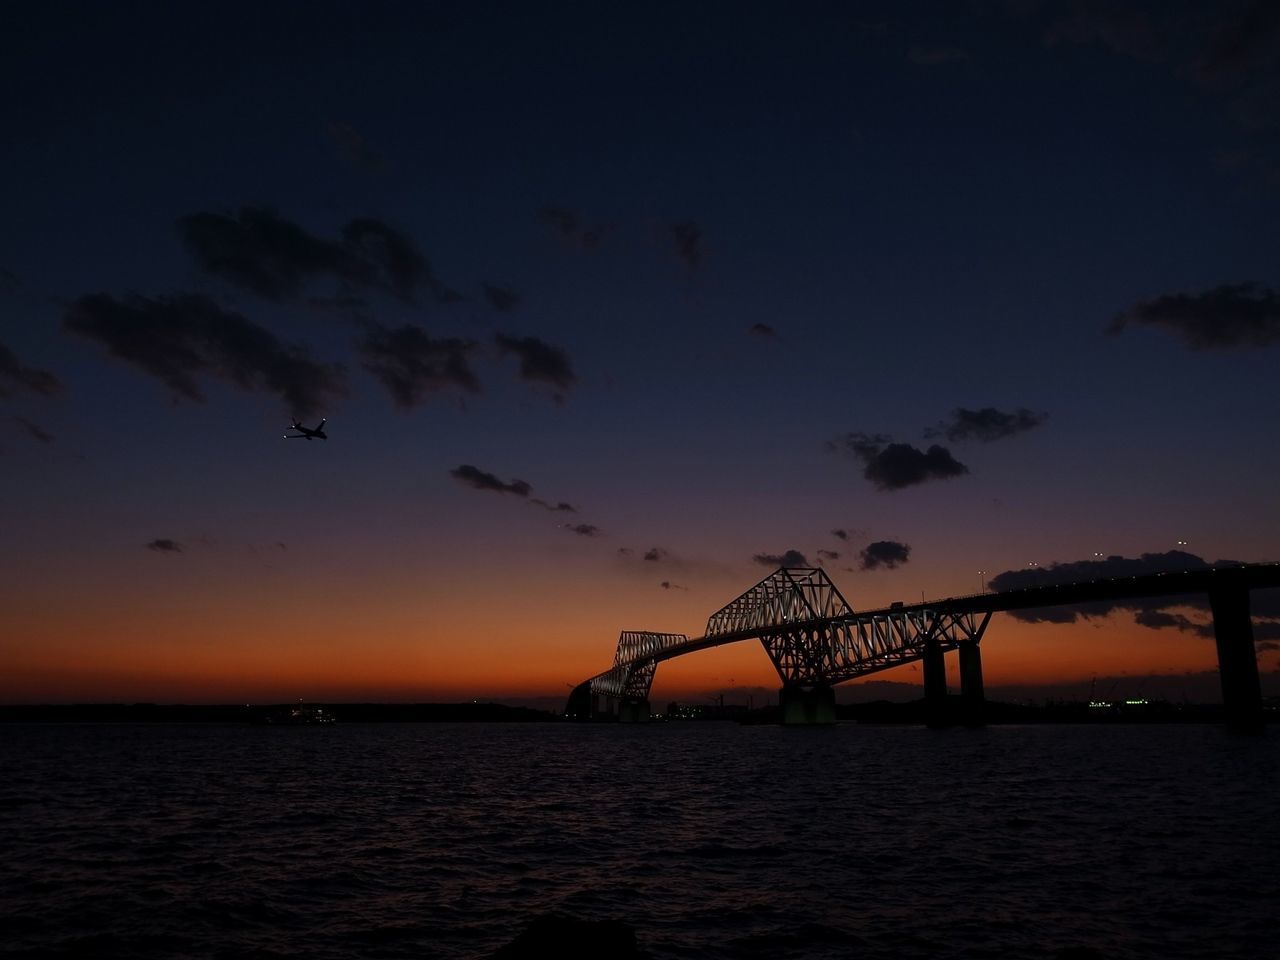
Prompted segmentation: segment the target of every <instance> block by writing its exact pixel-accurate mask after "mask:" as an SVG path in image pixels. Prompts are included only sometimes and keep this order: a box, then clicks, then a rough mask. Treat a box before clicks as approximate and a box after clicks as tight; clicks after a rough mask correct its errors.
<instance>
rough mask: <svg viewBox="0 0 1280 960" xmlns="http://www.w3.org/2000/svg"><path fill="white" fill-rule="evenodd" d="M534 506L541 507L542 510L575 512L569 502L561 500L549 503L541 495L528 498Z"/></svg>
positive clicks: (575, 509)
mask: <svg viewBox="0 0 1280 960" xmlns="http://www.w3.org/2000/svg"><path fill="white" fill-rule="evenodd" d="M529 502H530V503H531V504H533V505H534V506H535V507H541V508H542V509H543V510H550V511H551V512H552V513H577V512H578V511H577V508H575V507H574V506H573V504H571V503H565V502H564V501H563V500H561V501H560V502H559V503H549V502H547V501H546V500H543V499H542V498H541V497H533V498H531V499H530V500H529Z"/></svg>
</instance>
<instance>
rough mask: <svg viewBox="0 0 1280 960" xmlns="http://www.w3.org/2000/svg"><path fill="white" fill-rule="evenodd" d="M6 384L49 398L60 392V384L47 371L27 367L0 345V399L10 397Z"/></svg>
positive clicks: (15, 355) (11, 352) (10, 351)
mask: <svg viewBox="0 0 1280 960" xmlns="http://www.w3.org/2000/svg"><path fill="white" fill-rule="evenodd" d="M6 384H9V385H12V386H16V387H19V388H21V389H23V390H29V391H31V392H32V393H39V394H41V395H43V396H46V397H51V396H53V395H54V394H56V393H58V392H59V391H61V390H62V383H61V382H60V381H59V380H58V378H57V377H55V376H54V375H53V374H52V373H50V372H49V371H48V370H41V369H40V368H38V367H28V366H26V365H25V364H24V363H22V361H21V360H19V359H18V357H17V354H15V353H14V352H13V351H12V350H10V349H9V348H8V347H6V346H5V345H4V344H3V343H0V397H8V396H10V395H11V394H10V392H9V390H8V389H7V388H6Z"/></svg>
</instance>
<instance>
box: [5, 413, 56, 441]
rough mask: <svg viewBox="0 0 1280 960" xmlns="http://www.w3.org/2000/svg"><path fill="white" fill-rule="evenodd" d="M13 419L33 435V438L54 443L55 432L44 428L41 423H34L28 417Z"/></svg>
mask: <svg viewBox="0 0 1280 960" xmlns="http://www.w3.org/2000/svg"><path fill="white" fill-rule="evenodd" d="M13 419H14V421H15V422H16V423H18V424H20V425H21V426H22V427H23V429H25V430H26V431H27V433H28V434H30V435H31V438H32V439H33V440H39V441H40V442H41V443H53V434H51V433H50V432H49V431H47V430H45V429H44V428H42V427H41V426H40V425H39V424H36V423H32V422H31V421H30V420H28V419H27V418H26V417H14V418H13Z"/></svg>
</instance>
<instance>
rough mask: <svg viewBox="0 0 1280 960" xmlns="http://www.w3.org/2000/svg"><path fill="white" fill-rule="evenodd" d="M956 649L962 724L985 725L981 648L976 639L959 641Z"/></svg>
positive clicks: (985, 709)
mask: <svg viewBox="0 0 1280 960" xmlns="http://www.w3.org/2000/svg"><path fill="white" fill-rule="evenodd" d="M957 649H958V650H959V651H960V699H961V701H962V703H963V704H964V710H963V712H964V725H965V726H966V727H981V726H985V725H986V722H987V718H986V712H987V699H986V695H985V694H984V693H983V690H982V652H981V649H980V648H979V646H978V644H977V642H976V641H970V642H967V643H961V644H959V645H958V646H957ZM944 682H945V678H944Z"/></svg>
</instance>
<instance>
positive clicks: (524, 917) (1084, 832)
mask: <svg viewBox="0 0 1280 960" xmlns="http://www.w3.org/2000/svg"><path fill="white" fill-rule="evenodd" d="M0 767H2V768H3V769H4V770H5V773H6V775H5V777H4V778H3V779H0V845H3V848H4V849H5V850H6V851H7V855H6V868H7V869H6V870H5V871H4V873H3V874H0V957H3V958H5V960H9V958H18V957H32V958H34V957H47V958H54V957H70V956H96V957H122V958H123V957H138V958H150V957H157V958H159V957H165V958H167V957H175V958H176V957H227V958H231V957H236V958H241V957H248V956H253V957H263V958H291V957H297V958H303V957H306V958H315V960H329V958H332V960H339V958H340V960H358V958H388V960H394V958H406V960H407V958H414V960H419V958H433V957H436V958H449V960H453V958H479V957H487V956H490V955H491V954H493V952H494V951H496V950H497V949H498V948H500V947H502V946H503V945H505V944H507V943H509V942H510V941H511V940H512V939H513V938H515V937H516V936H517V934H519V933H520V932H521V931H523V930H524V929H526V928H527V927H528V926H529V924H530V922H531V921H533V920H534V919H535V918H537V917H539V916H543V915H545V914H548V913H557V914H564V915H568V916H571V917H576V918H580V919H584V920H621V921H624V922H625V923H627V924H628V925H630V926H631V927H633V928H634V929H635V931H636V937H637V940H638V943H639V946H640V949H641V950H642V951H643V952H644V953H645V954H646V955H648V956H650V957H654V958H694V957H697V958H746V957H759V956H764V957H769V958H770V960H774V958H789V957H794V958H820V957H831V958H836V957H848V956H854V955H856V956H859V957H869V958H889V957H908V958H909V957H964V958H978V957H992V958H995V957H1001V958H1003V957H1029V958H1036V957H1046V958H1052V957H1073V958H1082V957H1105V958H1131V960H1137V958H1147V957H1160V958H1201V957H1203V958H1228V957H1240V958H1244V957H1250V958H1253V957H1259V956H1265V955H1268V954H1269V953H1270V952H1272V951H1274V949H1275V945H1276V941H1277V936H1280V923H1278V922H1277V920H1276V918H1275V910H1274V895H1275V892H1276V890H1277V889H1280V823H1278V822H1277V811H1276V809H1275V807H1276V798H1277V797H1280V739H1277V737H1276V736H1275V735H1274V731H1272V732H1271V733H1270V734H1268V735H1263V736H1258V737H1242V736H1234V735H1232V734H1230V733H1228V732H1226V731H1225V730H1223V729H1222V728H1220V727H1217V726H1211V725H1171V726H1165V725H1157V726H1146V725H1138V726H1114V725H1107V726H1042V725H1036V726H1026V727H1014V726H1002V727H991V728H987V729H983V730H965V729H952V730H943V731H936V730H928V729H925V728H922V727H878V726H855V725H841V726H837V727H834V728H808V729H795V728H782V727H773V726H738V725H734V724H727V723H691V724H646V725H636V726H628V725H621V724H600V725H575V724H568V723H563V724H474V725H472V724H467V725H458V724H339V725H336V726H331V727H285V728H273V727H253V726H249V725H244V726H237V725H218V724H192V725H185V724H172V725H170V724H155V725H141V724H136V725H135V724H101V725H94V724H6V725H5V727H4V735H3V737H0Z"/></svg>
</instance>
